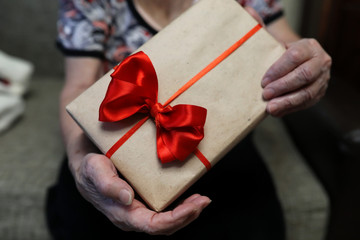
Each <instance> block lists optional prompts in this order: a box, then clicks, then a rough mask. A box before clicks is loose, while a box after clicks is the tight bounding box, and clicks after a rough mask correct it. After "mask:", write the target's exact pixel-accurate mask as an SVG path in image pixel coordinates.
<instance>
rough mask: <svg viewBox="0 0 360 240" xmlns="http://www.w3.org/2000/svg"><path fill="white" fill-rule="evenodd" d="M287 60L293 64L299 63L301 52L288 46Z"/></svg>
mask: <svg viewBox="0 0 360 240" xmlns="http://www.w3.org/2000/svg"><path fill="white" fill-rule="evenodd" d="M288 57H289V61H290V62H292V63H293V64H300V63H301V62H302V60H303V53H302V51H301V50H300V49H298V48H290V49H289V50H288Z"/></svg>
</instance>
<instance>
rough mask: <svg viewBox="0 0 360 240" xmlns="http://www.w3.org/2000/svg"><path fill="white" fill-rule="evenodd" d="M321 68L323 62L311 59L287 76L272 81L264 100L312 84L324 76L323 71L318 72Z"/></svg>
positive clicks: (268, 85)
mask: <svg viewBox="0 0 360 240" xmlns="http://www.w3.org/2000/svg"><path fill="white" fill-rule="evenodd" d="M321 66H322V63H321V62H319V61H317V60H314V59H311V60H309V61H307V62H305V63H303V64H302V65H300V66H298V67H297V68H295V69H294V70H293V71H291V72H290V73H288V74H287V75H285V76H283V77H280V78H279V79H278V80H276V81H271V82H270V83H268V84H267V85H266V87H265V88H264V92H263V97H264V99H265V100H270V99H272V98H275V97H278V96H281V95H283V94H285V93H289V92H292V91H294V90H296V89H299V88H302V87H303V86H306V85H309V84H311V83H312V82H314V81H315V80H316V79H317V78H318V77H319V76H320V75H321V74H323V73H322V72H321V71H318V69H320V68H321Z"/></svg>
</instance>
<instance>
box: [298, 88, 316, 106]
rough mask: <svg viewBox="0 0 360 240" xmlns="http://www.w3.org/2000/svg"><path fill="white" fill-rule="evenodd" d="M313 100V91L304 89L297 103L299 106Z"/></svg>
mask: <svg viewBox="0 0 360 240" xmlns="http://www.w3.org/2000/svg"><path fill="white" fill-rule="evenodd" d="M313 99H315V94H314V93H313V91H311V90H310V89H309V88H304V89H303V90H302V99H301V101H300V102H299V105H301V104H303V103H307V102H310V101H311V100H313Z"/></svg>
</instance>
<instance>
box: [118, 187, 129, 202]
mask: <svg viewBox="0 0 360 240" xmlns="http://www.w3.org/2000/svg"><path fill="white" fill-rule="evenodd" d="M119 197H120V202H121V203H122V204H124V205H126V206H128V205H130V204H131V203H132V197H131V194H130V192H129V191H128V190H126V189H122V190H120V193H119Z"/></svg>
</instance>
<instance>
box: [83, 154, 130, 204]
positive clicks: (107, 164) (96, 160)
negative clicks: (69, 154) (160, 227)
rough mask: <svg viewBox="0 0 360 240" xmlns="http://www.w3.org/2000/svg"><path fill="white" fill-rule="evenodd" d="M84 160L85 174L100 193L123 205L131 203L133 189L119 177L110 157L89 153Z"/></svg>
mask: <svg viewBox="0 0 360 240" xmlns="http://www.w3.org/2000/svg"><path fill="white" fill-rule="evenodd" d="M84 162H85V164H84V165H85V166H84V170H85V172H86V173H85V174H86V176H87V177H88V178H90V179H91V182H92V184H93V185H94V187H95V190H96V191H98V193H99V194H100V195H102V196H103V197H105V198H110V199H112V200H114V201H117V202H119V203H121V204H123V205H130V204H131V203H132V201H133V199H134V191H133V190H132V188H131V187H130V186H129V184H128V183H126V182H125V181H123V180H122V179H120V178H119V176H118V174H117V172H116V169H115V167H114V165H113V163H112V162H111V160H110V159H108V158H107V157H105V156H104V155H99V154H90V155H89V156H87V157H86V158H85V159H84Z"/></svg>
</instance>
